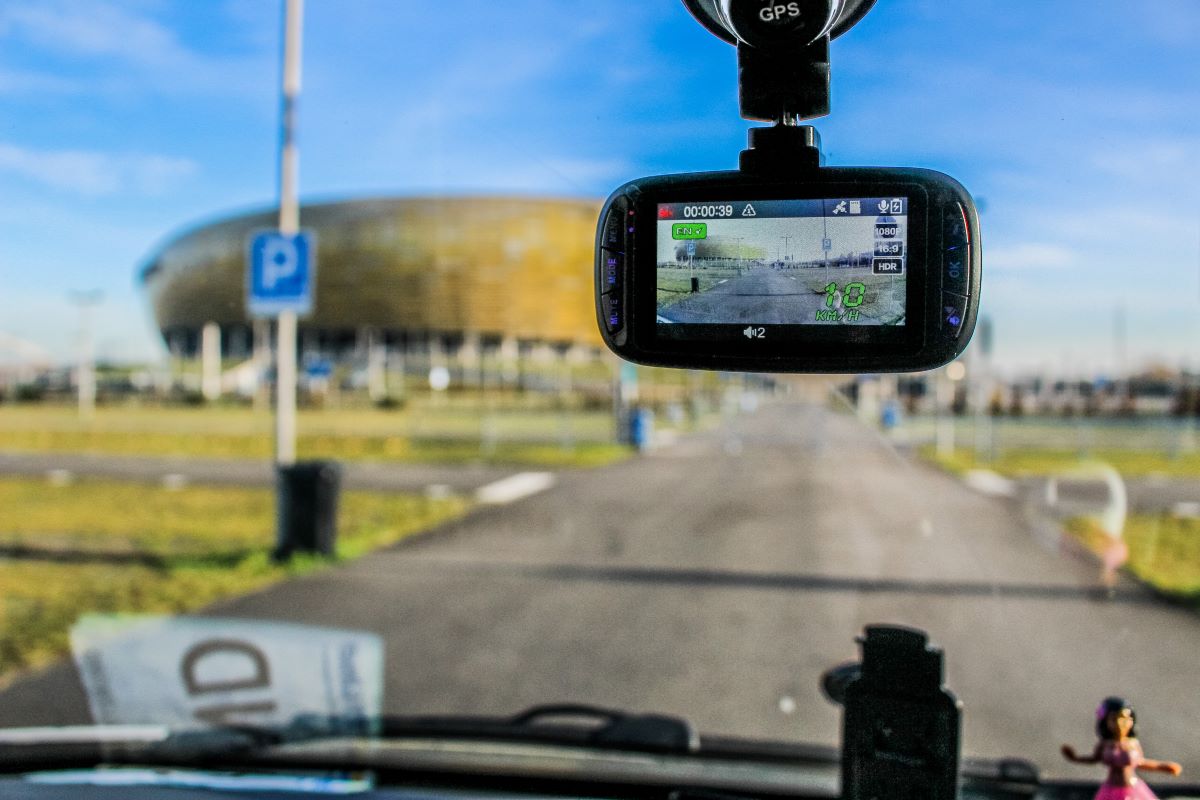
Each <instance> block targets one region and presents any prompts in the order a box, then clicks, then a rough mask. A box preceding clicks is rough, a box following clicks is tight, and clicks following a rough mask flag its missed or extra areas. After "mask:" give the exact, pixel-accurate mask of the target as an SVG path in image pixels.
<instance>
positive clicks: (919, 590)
mask: <svg viewBox="0 0 1200 800" xmlns="http://www.w3.org/2000/svg"><path fill="white" fill-rule="evenodd" d="M425 567H434V568H438V569H457V570H461V571H465V572H476V573H488V574H493V575H509V576H516V577H521V578H529V579H533V580H554V581H577V582H591V583H626V584H643V585H653V586H687V587H692V588H695V587H701V588H705V587H707V588H718V589H759V590H765V591H789V592H849V593H863V594H910V595H926V596H934V597H1000V598H1023V599H1036V600H1097V601H1104V602H1106V603H1107V602H1114V603H1132V604H1145V605H1156V604H1160V601H1158V600H1156V599H1155V598H1154V597H1153V596H1151V595H1150V594H1149V593H1146V592H1142V591H1138V590H1133V591H1125V592H1120V593H1118V594H1116V595H1115V596H1112V597H1110V596H1109V595H1108V594H1107V593H1106V591H1105V589H1104V588H1103V587H1100V586H1066V585H1057V586H1056V585H1038V584H1022V583H978V582H970V581H920V580H903V579H893V578H840V577H831V576H828V575H803V574H780V573H759V572H737V571H731V570H711V569H704V570H697V569H676V568H671V567H625V566H588V565H577V564H546V565H540V564H503V563H496V562H490V563H489V562H429V561H422V568H425Z"/></svg>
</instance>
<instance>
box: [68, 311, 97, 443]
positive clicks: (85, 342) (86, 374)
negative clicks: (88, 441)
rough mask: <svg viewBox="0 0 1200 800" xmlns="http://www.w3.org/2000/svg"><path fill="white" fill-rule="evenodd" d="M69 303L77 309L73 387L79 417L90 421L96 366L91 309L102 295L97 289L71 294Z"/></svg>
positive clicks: (92, 411)
mask: <svg viewBox="0 0 1200 800" xmlns="http://www.w3.org/2000/svg"><path fill="white" fill-rule="evenodd" d="M70 297H71V302H72V303H74V304H75V305H76V306H78V307H79V363H78V366H77V367H76V372H75V385H76V388H77V389H78V394H79V417H80V419H83V420H91V418H92V416H93V415H94V414H95V412H96V364H95V345H94V343H93V336H92V309H93V308H94V307H96V306H97V305H99V304H100V301H101V300H102V299H104V295H103V293H102V292H100V291H99V290H97V289H93V290H92V291H88V292H71V295H70Z"/></svg>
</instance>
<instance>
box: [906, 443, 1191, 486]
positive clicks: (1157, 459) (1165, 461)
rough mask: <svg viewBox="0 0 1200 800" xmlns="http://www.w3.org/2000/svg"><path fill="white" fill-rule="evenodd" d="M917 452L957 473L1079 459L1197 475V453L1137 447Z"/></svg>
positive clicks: (1129, 472) (1145, 471)
mask: <svg viewBox="0 0 1200 800" xmlns="http://www.w3.org/2000/svg"><path fill="white" fill-rule="evenodd" d="M920 453H921V456H922V457H923V458H925V459H927V460H929V461H932V462H933V463H935V464H937V465H938V466H940V467H942V468H943V469H946V470H948V471H950V472H953V473H955V474H958V475H961V474H963V473H965V472H966V471H967V470H971V469H990V470H993V471H994V472H998V473H1000V474H1001V475H1006V476H1009V477H1022V476H1027V475H1049V474H1052V473H1056V472H1062V471H1065V470H1070V469H1072V468H1074V467H1077V466H1079V465H1080V464H1081V463H1083V462H1085V461H1086V462H1092V463H1094V462H1097V461H1100V462H1104V463H1106V464H1110V465H1111V466H1112V467H1113V468H1114V469H1116V470H1117V472H1119V473H1121V475H1122V476H1124V477H1126V478H1128V477H1133V476H1144V475H1167V476H1172V477H1200V453H1185V454H1178V455H1172V454H1170V453H1160V452H1150V451H1138V450H1107V449H1100V450H1091V451H1089V452H1088V454H1087V457H1086V458H1082V457H1081V456H1080V453H1079V451H1078V450H1041V449H1033V448H1022V449H1006V450H1004V451H1002V452H1001V453H999V454H998V455H997V457H996V458H994V459H991V460H987V459H984V460H980V459H977V458H976V456H975V451H974V450H973V449H967V448H958V449H956V450H955V451H954V454H953V455H950V456H942V455H938V453H937V449H936V448H935V447H933V446H927V447H923V448H921V450H920Z"/></svg>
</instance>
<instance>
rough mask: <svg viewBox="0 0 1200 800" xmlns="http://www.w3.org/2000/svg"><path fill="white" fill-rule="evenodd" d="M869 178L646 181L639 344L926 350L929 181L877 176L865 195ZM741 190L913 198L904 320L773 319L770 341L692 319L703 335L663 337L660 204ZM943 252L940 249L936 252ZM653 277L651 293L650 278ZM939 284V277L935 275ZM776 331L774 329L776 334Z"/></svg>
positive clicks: (746, 352)
mask: <svg viewBox="0 0 1200 800" xmlns="http://www.w3.org/2000/svg"><path fill="white" fill-rule="evenodd" d="M865 188H866V187H864V185H863V183H861V182H857V181H853V180H850V181H844V180H831V181H828V182H825V181H818V182H806V183H804V184H801V185H796V184H795V183H789V184H779V185H771V184H762V183H760V182H755V183H753V184H751V183H747V182H744V181H737V180H733V181H729V182H724V181H722V182H715V183H710V184H706V185H703V186H692V187H671V186H653V187H646V186H643V187H639V189H640V191H639V192H638V195H637V197H636V198H634V199H633V208H634V210H635V214H636V216H635V218H636V219H637V221H638V222H637V228H636V230H635V233H634V247H633V250H634V259H633V265H632V266H633V269H631V270H630V273H631V274H629V276H628V277H629V283H630V287H629V289H630V291H629V295H628V296H629V297H630V298H635V299H636V300H637V302H636V304H635V305H634V307H633V308H632V309H631V311H632V312H633V313H632V314H631V317H632V322H633V326H632V328H631V330H630V335H631V337H632V339H633V344H634V345H635V346H636V347H637V348H639V349H641V350H643V351H645V352H647V353H656V354H662V355H670V354H695V355H713V356H719V357H723V358H746V359H751V358H763V357H770V356H772V355H775V354H779V355H780V356H784V355H788V356H795V355H796V354H797V353H798V350H797V347H798V346H800V347H804V346H806V345H811V346H813V347H814V348H819V350H817V351H814V353H813V355H817V354H818V353H819V356H818V357H822V356H823V357H829V358H836V357H840V356H853V355H855V354H860V353H870V354H872V355H879V356H887V355H904V354H910V353H913V352H916V351H919V350H921V349H922V348H923V347H924V345H925V343H926V341H927V340H928V335H929V331H927V330H925V326H923V325H922V324H921V322H922V321H924V320H926V319H927V316H926V313H925V311H926V308H927V303H928V302H929V290H930V283H931V282H930V276H929V275H928V274H927V270H925V269H916V270H914V269H913V265H925V266H927V267H928V266H932V268H934V269H938V268H940V265H941V259H940V258H938V259H936V261H937V264H935V265H929V260H928V259H929V253H930V252H931V248H930V235H929V218H930V217H929V210H930V201H929V194H928V192H927V191H926V189H925V187H923V186H921V185H920V184H917V183H913V182H911V181H896V182H890V181H872V182H871V185H870V187H869V191H870V194H865V193H864V189H865ZM734 195H737V201H738V202H755V201H771V200H814V199H833V198H839V199H840V198H854V197H880V196H889V197H905V198H907V200H908V242H907V247H908V256H907V257H906V264H905V274H906V277H907V297H906V302H905V324H904V325H894V326H893V325H889V326H874V325H830V326H826V325H815V324H800V325H771V326H764V327H766V328H768V336H767V338H764V339H749V338H746V337H745V336H742V335H741V334H740V331H741V329H742V328H743V327H744V325H743V324H737V325H733V324H730V325H704V324H695V323H690V324H688V325H689V327H690V328H693V329H694V330H696V332H697V334H699V335H698V336H697V338H686V339H685V338H676V337H666V336H660V335H659V332H658V331H659V323H658V322H657V306H658V303H657V286H658V276H657V269H658V264H657V252H658V248H657V244H658V242H657V238H658V232H657V231H658V205H659V204H660V203H715V202H718V201H721V202H726V203H727V202H729V198H731V197H733V196H734ZM935 252H936V251H935ZM645 281H650V282H652V283H653V286H652V287H651V289H652V290H651V291H646V289H645V287H644V282H645ZM934 283H935V284H936V289H935V291H936V290H940V281H935V282H934ZM772 334H774V335H772Z"/></svg>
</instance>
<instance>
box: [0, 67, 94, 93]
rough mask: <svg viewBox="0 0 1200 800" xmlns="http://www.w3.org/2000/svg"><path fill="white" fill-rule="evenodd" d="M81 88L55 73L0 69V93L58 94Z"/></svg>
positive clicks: (76, 90)
mask: <svg viewBox="0 0 1200 800" xmlns="http://www.w3.org/2000/svg"><path fill="white" fill-rule="evenodd" d="M82 89H83V87H82V86H81V85H79V84H77V83H75V82H73V81H69V80H67V79H65V78H60V77H58V76H55V75H46V74H43V73H39V72H25V71H18V70H9V69H0V95H14V94H34V95H43V94H60V93H64V92H67V93H69V92H78V91H81V90H82Z"/></svg>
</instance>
